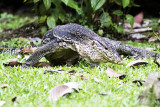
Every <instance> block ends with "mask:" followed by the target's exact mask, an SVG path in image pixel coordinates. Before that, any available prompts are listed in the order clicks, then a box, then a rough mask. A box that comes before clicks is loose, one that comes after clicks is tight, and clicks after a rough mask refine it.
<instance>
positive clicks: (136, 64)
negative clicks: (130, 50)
mask: <svg viewBox="0 0 160 107" xmlns="http://www.w3.org/2000/svg"><path fill="white" fill-rule="evenodd" d="M144 64H148V62H146V61H143V60H136V61H131V62H130V63H129V64H127V66H126V67H133V66H138V65H144Z"/></svg>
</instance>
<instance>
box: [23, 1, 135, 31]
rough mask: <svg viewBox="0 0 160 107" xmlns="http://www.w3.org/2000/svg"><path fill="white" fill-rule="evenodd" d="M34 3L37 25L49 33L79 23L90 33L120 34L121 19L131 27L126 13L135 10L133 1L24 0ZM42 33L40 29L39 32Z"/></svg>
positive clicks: (131, 20)
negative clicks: (42, 26)
mask: <svg viewBox="0 0 160 107" xmlns="http://www.w3.org/2000/svg"><path fill="white" fill-rule="evenodd" d="M24 2H28V3H29V2H30V3H34V5H35V8H34V10H35V11H36V13H37V14H38V15H39V23H45V24H46V25H47V26H48V28H49V29H51V28H53V27H55V26H56V24H65V23H72V22H75V23H79V24H81V25H83V26H86V27H89V28H90V29H92V30H94V29H103V30H104V31H106V32H108V33H109V32H110V31H111V32H112V33H113V32H118V33H122V31H123V27H122V25H119V22H121V23H123V22H124V20H125V18H126V19H127V21H128V22H129V23H130V24H131V26H133V22H134V19H133V16H131V15H128V14H127V12H128V10H129V8H130V7H132V6H135V4H134V2H133V0H80V1H79V0H24ZM106 28H107V29H106ZM43 29H44V28H43Z"/></svg>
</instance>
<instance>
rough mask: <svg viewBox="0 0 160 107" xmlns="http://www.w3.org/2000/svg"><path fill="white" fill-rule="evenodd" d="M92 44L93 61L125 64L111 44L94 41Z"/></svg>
mask: <svg viewBox="0 0 160 107" xmlns="http://www.w3.org/2000/svg"><path fill="white" fill-rule="evenodd" d="M92 46H93V47H92V48H93V50H94V55H92V58H91V60H92V61H91V62H112V63H116V64H123V60H122V58H121V57H120V55H119V54H118V52H117V51H116V50H115V48H114V47H113V46H112V45H111V44H106V43H105V44H104V43H103V42H98V41H94V43H93V45H92Z"/></svg>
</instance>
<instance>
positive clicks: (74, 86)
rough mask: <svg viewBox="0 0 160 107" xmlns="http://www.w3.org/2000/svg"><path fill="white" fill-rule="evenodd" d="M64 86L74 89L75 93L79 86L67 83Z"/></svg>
mask: <svg viewBox="0 0 160 107" xmlns="http://www.w3.org/2000/svg"><path fill="white" fill-rule="evenodd" d="M64 85H66V86H68V87H70V88H72V89H75V90H76V91H77V92H79V86H78V84H77V83H76V82H68V83H65V84H64Z"/></svg>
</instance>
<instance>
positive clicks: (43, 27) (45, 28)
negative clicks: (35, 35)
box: [41, 26, 47, 35]
mask: <svg viewBox="0 0 160 107" xmlns="http://www.w3.org/2000/svg"><path fill="white" fill-rule="evenodd" d="M46 32H47V27H46V26H42V27H41V34H42V35H44V34H45V33H46Z"/></svg>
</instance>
